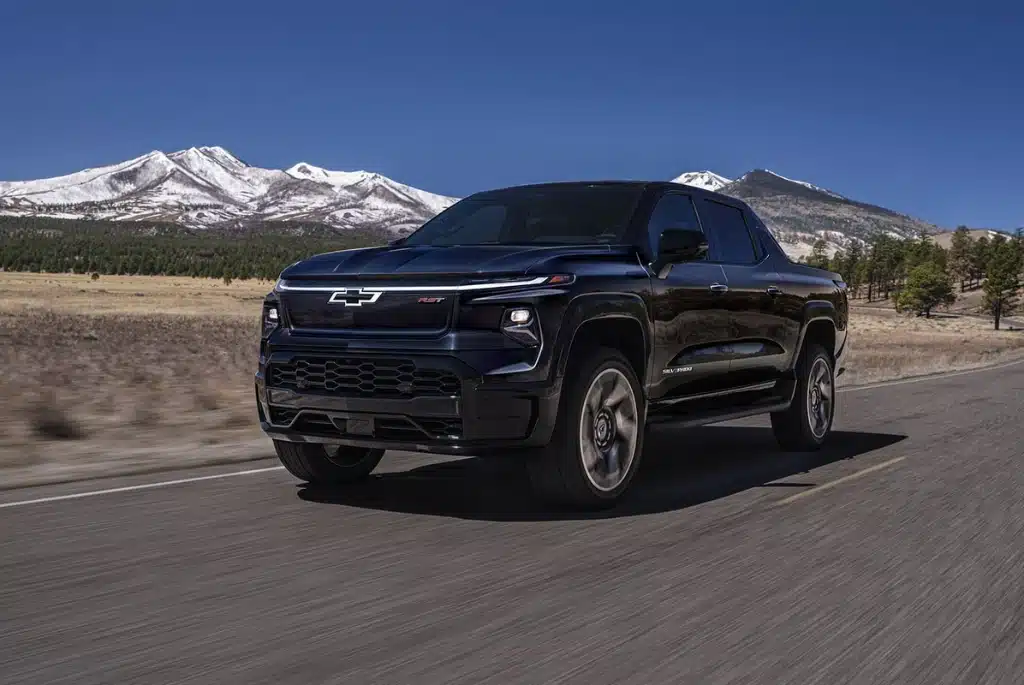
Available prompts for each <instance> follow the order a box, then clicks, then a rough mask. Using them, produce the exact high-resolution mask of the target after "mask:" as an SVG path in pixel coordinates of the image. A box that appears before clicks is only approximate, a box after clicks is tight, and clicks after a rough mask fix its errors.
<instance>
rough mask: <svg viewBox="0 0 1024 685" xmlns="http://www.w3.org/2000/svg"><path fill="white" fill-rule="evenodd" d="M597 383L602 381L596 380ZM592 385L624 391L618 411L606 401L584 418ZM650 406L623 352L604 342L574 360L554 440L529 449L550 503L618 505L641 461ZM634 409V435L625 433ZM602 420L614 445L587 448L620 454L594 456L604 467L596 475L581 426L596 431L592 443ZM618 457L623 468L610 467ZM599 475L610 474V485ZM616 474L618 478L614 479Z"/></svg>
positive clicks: (536, 487) (536, 484)
mask: <svg viewBox="0 0 1024 685" xmlns="http://www.w3.org/2000/svg"><path fill="white" fill-rule="evenodd" d="M598 379H600V383H599V381H598ZM623 381H625V383H623ZM596 383H597V384H598V385H596V386H595V384H596ZM592 386H593V387H602V386H604V387H610V388H611V390H610V392H611V393H612V394H614V395H616V396H618V394H619V393H625V395H624V399H622V400H621V402H620V403H615V404H614V406H615V407H616V408H618V409H619V412H616V411H613V410H610V409H608V408H607V407H605V408H603V409H602V410H601V411H599V412H597V415H596V416H597V417H596V418H595V416H594V414H593V412H591V413H589V414H588V415H587V423H586V424H583V423H582V421H583V420H584V409H585V407H586V398H587V396H588V392H589V391H590V390H591V388H592ZM619 388H622V390H619ZM609 406H611V405H609ZM630 407H632V409H631V408H630ZM645 411H646V405H645V403H644V396H643V389H642V387H641V385H640V382H639V380H638V379H637V377H636V373H635V372H634V371H633V368H632V366H630V364H629V361H628V360H627V359H626V357H625V356H624V355H623V354H622V353H621V352H619V351H617V350H614V349H610V348H604V347H602V348H597V349H595V350H593V351H590V352H589V353H586V354H585V356H584V357H583V358H582V359H581V360H580V361H579V362H578V363H574V364H572V365H571V367H570V369H569V370H568V372H567V373H566V377H565V384H564V386H563V388H562V397H561V402H560V406H559V411H558V419H557V423H556V424H555V429H554V432H553V435H552V438H551V442H550V443H549V444H548V445H547V446H545V447H543V448H540V449H537V450H533V451H532V452H531V453H530V454H529V455H527V462H526V463H527V470H528V473H529V476H530V485H531V487H532V489H533V492H534V494H535V495H536V496H537V497H538V498H539V499H541V500H543V501H544V502H546V503H548V504H553V505H558V506H568V507H572V508H576V509H585V510H598V509H605V508H608V507H611V506H614V505H615V504H616V503H617V502H618V501H619V500H620V499H621V497H622V495H623V493H624V492H625V491H626V489H627V488H628V487H629V484H630V482H631V481H632V480H633V476H634V475H635V474H636V471H637V468H638V467H639V465H640V456H641V454H642V453H643V442H644V421H645V418H646V417H645ZM606 412H607V414H606ZM629 413H632V414H633V418H634V430H633V432H632V436H631V437H626V436H627V435H628V434H629V430H628V415H629ZM620 419H621V422H622V424H623V426H624V429H623V430H620V429H618V428H613V427H617V426H619V424H620ZM602 422H603V423H604V425H605V427H608V429H609V430H611V431H612V434H611V437H610V438H609V440H608V443H606V444H611V445H612V447H611V448H610V449H608V450H607V452H600V451H593V450H590V449H589V448H588V454H590V455H593V456H600V455H611V454H613V453H614V455H616V456H614V457H610V458H602V459H598V460H594V461H593V463H595V464H597V466H595V468H596V469H598V470H600V469H604V472H603V473H601V474H595V475H593V476H592V475H591V471H590V470H589V469H588V468H587V466H586V465H585V463H584V447H583V441H582V440H581V432H582V430H583V429H584V428H586V429H587V430H588V431H591V432H592V434H593V435H594V436H595V437H594V438H593V439H592V441H591V442H590V443H589V444H590V445H591V446H594V445H595V443H594V441H596V439H597V438H596V435H597V431H598V428H599V425H598V424H599V423H602ZM604 435H607V434H604ZM630 444H632V451H631V453H629V452H630V448H629V445H630ZM616 457H617V458H616ZM614 463H617V464H618V465H619V468H617V469H614V470H611V469H609V468H608V465H609V464H614ZM623 463H624V464H625V467H624V468H623V467H622V464H623ZM595 478H596V479H598V480H601V479H602V478H606V480H603V481H602V482H603V483H604V485H605V487H599V486H598V485H597V484H596V482H595V480H594V479H595ZM616 480H617V481H618V482H617V484H614V483H615V482H616Z"/></svg>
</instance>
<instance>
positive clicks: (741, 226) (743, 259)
mask: <svg viewBox="0 0 1024 685" xmlns="http://www.w3.org/2000/svg"><path fill="white" fill-rule="evenodd" d="M700 215H701V218H702V219H703V220H704V225H705V226H709V227H710V228H709V231H710V232H711V236H712V241H711V245H712V249H713V250H714V251H715V259H716V260H717V261H720V262H727V263H729V264H753V263H754V262H756V261H757V251H756V250H755V249H754V241H753V239H751V237H750V231H749V230H747V224H746V222H745V221H744V220H743V212H742V211H740V210H738V209H736V208H735V207H730V206H729V205H723V204H722V203H721V202H715V201H714V200H704V202H703V203H702V204H701V210H700Z"/></svg>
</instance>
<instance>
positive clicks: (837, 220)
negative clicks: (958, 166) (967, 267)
mask: <svg viewBox="0 0 1024 685" xmlns="http://www.w3.org/2000/svg"><path fill="white" fill-rule="evenodd" d="M695 173H697V174H709V173H712V172H695ZM715 176H717V177H718V178H724V177H721V176H718V175H717V174H716V175H715ZM678 178H679V179H689V178H695V179H696V181H697V182H696V183H688V185H697V186H700V187H707V186H706V180H705V179H706V177H701V176H691V175H690V174H683V175H681V176H679V177H678ZM711 189H712V190H717V191H718V192H720V193H723V194H725V195H729V196H732V197H735V198H738V199H741V200H743V201H745V202H746V203H747V204H749V205H750V206H751V207H752V208H753V209H754V211H756V212H757V213H758V216H760V217H761V218H762V219H763V220H764V222H765V224H766V225H767V226H768V228H769V229H771V231H772V233H774V234H775V236H776V237H777V238H778V239H779V242H780V243H781V244H782V247H783V249H785V250H786V252H787V253H788V254H789V255H790V257H793V258H797V257H801V256H803V255H806V254H809V253H810V251H811V247H812V246H813V245H814V242H815V241H816V240H817V239H818V238H819V237H822V238H825V241H826V242H827V243H828V247H829V252H833V251H835V250H837V249H840V248H843V249H845V248H848V247H849V246H850V244H851V243H852V242H854V241H858V240H859V241H866V240H868V239H869V238H870V237H871V235H872V234H873V233H875V232H876V231H882V232H884V233H888V234H890V235H892V236H895V237H900V238H909V237H912V236H915V235H919V234H920V233H921V232H922V231H924V232H926V233H929V234H938V233H939V232H940V231H941V230H942V229H940V228H939V227H938V226H935V225H934V224H930V223H928V222H926V221H922V220H920V219H916V218H914V217H911V216H908V215H906V214H900V213H899V212H894V211H892V210H890V209H886V208H885V207H879V206H877V205H872V204H868V203H866V202H859V201H857V200H851V199H850V198H847V197H844V196H843V195H840V194H839V193H837V192H834V191H832V190H828V189H825V188H821V187H819V186H816V185H814V184H812V183H808V182H807V181H797V180H794V179H790V178H786V177H785V176H781V175H779V174H776V173H774V172H771V171H768V170H766V169H755V170H754V171H750V172H748V173H746V174H744V175H743V176H741V177H740V178H738V179H736V180H735V181H731V182H729V183H726V184H724V185H722V186H720V187H718V188H711Z"/></svg>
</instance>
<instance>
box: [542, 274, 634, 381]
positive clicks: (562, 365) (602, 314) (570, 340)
mask: <svg viewBox="0 0 1024 685" xmlns="http://www.w3.org/2000/svg"><path fill="white" fill-rule="evenodd" d="M648 322H649V318H648V316H647V306H646V304H645V303H644V301H643V299H642V298H640V296H638V295H625V294H620V293H616V294H601V293H594V294H588V295H583V296H580V297H578V298H576V299H575V300H573V302H572V303H571V304H570V307H569V309H568V311H567V312H566V317H565V323H564V324H563V325H562V327H561V329H560V331H559V336H558V337H559V341H558V350H559V353H558V361H557V364H556V366H555V373H556V375H557V376H558V377H559V378H562V377H564V376H565V374H566V372H567V370H568V368H569V364H570V362H571V360H572V359H574V358H578V357H579V352H580V349H581V347H582V348H592V347H601V346H604V347H611V348H614V349H617V350H620V351H621V352H622V353H623V354H624V355H625V356H626V358H627V360H628V361H629V363H630V365H631V366H632V367H633V371H634V373H636V376H637V379H638V380H639V381H640V385H641V387H642V388H644V392H645V393H646V387H647V371H648V369H649V367H650V360H651V354H652V349H651V335H650V330H649V325H648Z"/></svg>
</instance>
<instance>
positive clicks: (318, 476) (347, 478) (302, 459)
mask: <svg viewBox="0 0 1024 685" xmlns="http://www.w3.org/2000/svg"><path fill="white" fill-rule="evenodd" d="M274 449H275V450H276V451H277V458H278V459H280V460H281V463H282V464H283V465H284V467H285V469H286V470H287V471H288V473H290V474H292V475H293V476H295V477H296V478H298V479H299V480H302V481H305V482H307V483H309V484H310V485H341V484H343V483H354V482H356V481H360V480H363V479H365V478H366V477H367V476H369V475H370V473H371V472H372V471H373V470H374V469H375V468H377V464H379V463H380V460H381V459H382V458H383V457H384V450H373V449H368V448H365V447H344V446H340V447H334V446H330V447H328V446H326V445H322V444H319V443H305V442H285V441H283V440H275V441H274Z"/></svg>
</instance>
